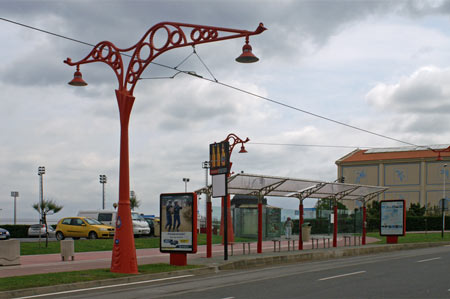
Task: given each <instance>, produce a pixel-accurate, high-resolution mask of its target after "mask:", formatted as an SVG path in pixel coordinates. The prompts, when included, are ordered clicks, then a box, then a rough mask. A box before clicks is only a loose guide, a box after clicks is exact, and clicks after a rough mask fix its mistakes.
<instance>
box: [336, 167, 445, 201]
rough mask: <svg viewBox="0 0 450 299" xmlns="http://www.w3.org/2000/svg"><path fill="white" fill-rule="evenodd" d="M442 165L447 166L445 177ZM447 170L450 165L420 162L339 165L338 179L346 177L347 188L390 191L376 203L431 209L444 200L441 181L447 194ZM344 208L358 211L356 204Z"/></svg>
mask: <svg viewBox="0 0 450 299" xmlns="http://www.w3.org/2000/svg"><path fill="white" fill-rule="evenodd" d="M444 164H448V165H449V166H447V167H446V168H445V173H444V167H443V165H444ZM449 168H450V163H449V161H424V160H423V159H422V160H420V159H409V160H381V161H380V160H377V161H364V162H351V163H345V162H340V163H339V164H338V176H339V177H341V176H343V177H345V182H346V183H349V184H361V185H375V186H386V187H389V190H388V191H386V192H385V193H384V194H382V195H380V196H379V197H378V198H377V199H376V200H384V199H405V200H406V204H407V207H409V205H410V204H411V203H420V205H421V206H424V205H425V206H428V207H433V206H437V205H439V200H440V199H441V198H442V197H443V190H444V177H445V184H446V190H449V191H450V184H449V183H450V177H449V171H450V169H449ZM446 194H450V192H446ZM447 197H448V196H447ZM345 204H346V205H347V207H348V208H349V209H353V208H355V207H357V206H356V205H355V203H347V202H345Z"/></svg>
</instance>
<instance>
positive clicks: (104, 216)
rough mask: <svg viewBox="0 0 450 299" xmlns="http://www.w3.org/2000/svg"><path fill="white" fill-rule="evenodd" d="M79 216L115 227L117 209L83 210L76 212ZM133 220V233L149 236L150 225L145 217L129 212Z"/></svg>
mask: <svg viewBox="0 0 450 299" xmlns="http://www.w3.org/2000/svg"><path fill="white" fill-rule="evenodd" d="M78 216H79V217H89V218H93V219H95V220H98V221H100V222H101V223H103V224H106V225H111V226H113V227H116V220H117V211H108V210H83V211H79V212H78ZM131 220H132V221H133V233H134V235H135V236H137V237H139V236H149V235H150V227H149V225H148V223H147V221H145V219H144V218H143V217H142V216H141V215H139V213H137V212H131Z"/></svg>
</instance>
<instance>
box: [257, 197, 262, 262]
mask: <svg viewBox="0 0 450 299" xmlns="http://www.w3.org/2000/svg"><path fill="white" fill-rule="evenodd" d="M257 253H262V203H258V248H257Z"/></svg>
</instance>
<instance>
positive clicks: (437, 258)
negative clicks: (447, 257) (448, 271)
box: [416, 257, 441, 263]
mask: <svg viewBox="0 0 450 299" xmlns="http://www.w3.org/2000/svg"><path fill="white" fill-rule="evenodd" d="M440 259H441V257H434V258H432V259H426V260H421V261H417V262H416V263H424V262H429V261H434V260H440Z"/></svg>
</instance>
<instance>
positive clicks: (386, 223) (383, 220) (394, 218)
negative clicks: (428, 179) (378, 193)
mask: <svg viewBox="0 0 450 299" xmlns="http://www.w3.org/2000/svg"><path fill="white" fill-rule="evenodd" d="M396 203H398V204H401V206H396V205H395V204H396ZM388 204H391V205H394V206H391V207H388V208H390V209H391V210H393V211H392V213H391V214H392V216H388V215H384V212H383V211H384V209H383V205H388ZM399 211H400V212H401V213H398V212H399ZM383 216H386V217H388V218H387V219H386V217H383ZM400 216H401V217H402V219H399V218H400ZM389 223H391V224H392V223H395V225H399V223H401V224H402V228H401V232H398V231H397V232H395V231H394V232H392V233H389V232H386V230H383V227H389V225H390V224H389ZM391 226H392V225H391ZM405 234H406V201H405V200H404V199H389V200H381V201H380V236H386V237H395V236H404V235H405Z"/></svg>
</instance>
